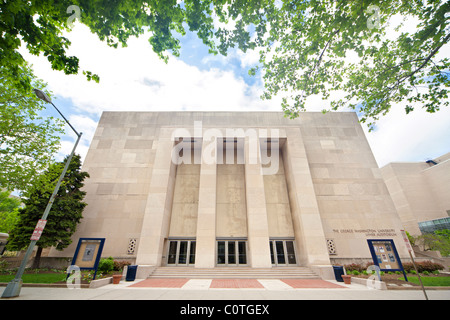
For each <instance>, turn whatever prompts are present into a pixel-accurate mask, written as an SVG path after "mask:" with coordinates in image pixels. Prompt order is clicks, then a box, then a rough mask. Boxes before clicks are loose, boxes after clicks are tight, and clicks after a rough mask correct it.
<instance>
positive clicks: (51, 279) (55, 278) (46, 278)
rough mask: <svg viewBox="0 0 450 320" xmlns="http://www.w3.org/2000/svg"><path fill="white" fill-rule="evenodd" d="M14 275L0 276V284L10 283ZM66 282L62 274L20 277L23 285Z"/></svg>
mask: <svg viewBox="0 0 450 320" xmlns="http://www.w3.org/2000/svg"><path fill="white" fill-rule="evenodd" d="M15 276H16V275H15V274H8V275H0V282H10V281H11V280H12V279H14V277H15ZM65 280H66V274H63V273H36V274H33V273H25V274H23V275H22V281H23V283H55V282H60V281H65Z"/></svg>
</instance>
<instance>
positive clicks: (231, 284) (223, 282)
mask: <svg viewBox="0 0 450 320" xmlns="http://www.w3.org/2000/svg"><path fill="white" fill-rule="evenodd" d="M210 288H263V289H264V286H263V285H262V284H261V283H260V282H259V281H258V280H256V279H213V280H212V281H211V285H210Z"/></svg>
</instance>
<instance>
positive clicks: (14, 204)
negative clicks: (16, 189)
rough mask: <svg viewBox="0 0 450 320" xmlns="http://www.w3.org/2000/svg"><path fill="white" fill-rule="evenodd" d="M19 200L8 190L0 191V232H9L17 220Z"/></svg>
mask: <svg viewBox="0 0 450 320" xmlns="http://www.w3.org/2000/svg"><path fill="white" fill-rule="evenodd" d="M20 205H21V201H20V199H18V198H15V197H11V196H10V192H9V191H2V192H0V232H3V233H9V232H10V231H11V230H12V228H13V227H14V225H15V224H16V223H17V221H18V217H19V216H18V213H19V207H20Z"/></svg>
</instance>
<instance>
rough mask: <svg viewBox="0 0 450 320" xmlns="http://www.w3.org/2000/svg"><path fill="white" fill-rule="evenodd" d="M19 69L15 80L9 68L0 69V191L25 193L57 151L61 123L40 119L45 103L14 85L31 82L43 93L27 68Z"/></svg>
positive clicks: (39, 84) (40, 86)
mask: <svg viewBox="0 0 450 320" xmlns="http://www.w3.org/2000/svg"><path fill="white" fill-rule="evenodd" d="M19 70H20V75H21V77H19V78H15V76H14V74H13V72H12V71H11V69H9V68H7V67H3V66H0V188H5V189H8V190H14V189H17V190H21V191H25V190H26V189H27V188H28V187H29V185H30V181H31V180H32V179H33V178H34V177H35V176H36V175H38V174H39V173H41V172H42V171H43V170H45V169H46V168H47V167H48V164H49V163H50V162H51V160H52V157H53V154H54V153H55V152H56V151H57V150H58V148H59V143H60V138H59V134H60V133H62V132H63V128H64V123H63V122H62V121H61V120H60V119H53V118H52V117H42V115H40V113H41V111H42V110H44V109H45V104H44V103H43V102H42V101H41V100H39V99H38V98H37V97H36V96H35V95H34V93H33V92H32V91H28V90H25V89H24V88H23V87H22V86H16V85H14V82H15V81H19V82H20V81H24V83H26V81H28V80H30V81H31V85H33V86H34V87H36V88H39V89H41V90H45V84H44V83H43V82H42V81H40V80H38V79H36V78H35V77H34V75H33V74H32V71H31V69H30V68H29V67H27V66H26V65H25V66H21V67H19ZM24 79H28V80H24Z"/></svg>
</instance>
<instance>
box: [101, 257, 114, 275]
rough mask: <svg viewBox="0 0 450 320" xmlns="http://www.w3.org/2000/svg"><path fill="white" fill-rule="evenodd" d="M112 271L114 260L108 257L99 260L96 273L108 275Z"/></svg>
mask: <svg viewBox="0 0 450 320" xmlns="http://www.w3.org/2000/svg"><path fill="white" fill-rule="evenodd" d="M113 270H114V259H113V258H112V257H109V258H107V259H100V262H99V263H98V271H101V272H102V273H109V272H111V271H113Z"/></svg>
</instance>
